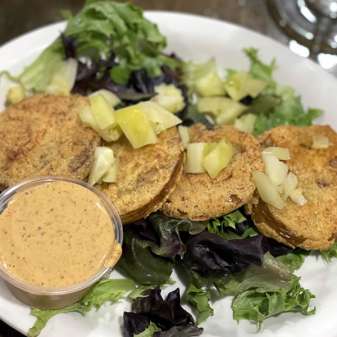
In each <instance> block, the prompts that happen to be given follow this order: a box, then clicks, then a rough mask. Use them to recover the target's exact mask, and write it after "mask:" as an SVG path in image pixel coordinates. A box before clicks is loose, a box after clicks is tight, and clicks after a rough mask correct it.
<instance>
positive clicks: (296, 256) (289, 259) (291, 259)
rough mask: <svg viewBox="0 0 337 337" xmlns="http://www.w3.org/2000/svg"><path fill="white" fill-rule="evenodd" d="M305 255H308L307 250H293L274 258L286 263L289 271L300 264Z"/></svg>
mask: <svg viewBox="0 0 337 337" xmlns="http://www.w3.org/2000/svg"><path fill="white" fill-rule="evenodd" d="M307 255H309V252H307V251H302V250H301V251H297V250H295V251H294V252H292V253H288V254H286V255H281V256H278V257H277V258H276V260H277V261H279V262H281V263H283V264H284V265H286V266H287V267H288V268H289V269H290V270H291V271H295V270H297V269H299V268H300V267H301V266H302V264H303V263H304V259H305V257H306V256H307Z"/></svg>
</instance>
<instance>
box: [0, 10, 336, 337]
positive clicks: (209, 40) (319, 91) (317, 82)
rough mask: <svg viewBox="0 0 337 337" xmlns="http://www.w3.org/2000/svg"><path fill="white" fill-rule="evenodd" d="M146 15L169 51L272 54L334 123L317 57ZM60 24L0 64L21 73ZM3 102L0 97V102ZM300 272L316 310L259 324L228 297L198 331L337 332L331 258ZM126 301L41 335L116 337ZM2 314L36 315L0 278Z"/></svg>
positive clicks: (291, 336)
mask: <svg viewBox="0 0 337 337" xmlns="http://www.w3.org/2000/svg"><path fill="white" fill-rule="evenodd" d="M147 17H148V18H149V19H151V20H153V21H155V22H157V23H158V24H159V26H160V29H161V31H162V33H163V34H165V35H166V36H167V38H168V45H169V50H170V51H174V52H176V53H177V54H178V55H179V56H181V57H183V58H184V59H194V60H205V59H207V58H209V57H211V56H212V57H215V58H216V60H217V62H218V64H219V65H220V66H223V67H225V68H239V69H246V68H247V67H248V61H247V59H246V58H245V57H244V55H243V53H242V49H243V48H246V47H255V48H258V49H259V50H260V51H261V56H262V57H263V59H264V60H271V59H272V58H273V57H276V59H277V64H278V71H277V74H276V78H277V80H278V81H279V82H281V83H284V84H289V85H291V86H293V87H295V88H296V90H297V91H298V93H299V94H300V95H301V96H302V98H303V102H304V103H305V105H306V106H312V107H318V108H321V109H323V110H324V111H325V115H324V116H323V117H322V118H321V120H320V122H321V123H327V124H331V125H332V126H333V127H334V128H335V129H337V116H336V114H335V109H336V107H337V95H336V92H337V81H336V79H335V78H334V77H332V76H331V75H330V74H328V73H326V72H325V71H323V70H322V69H321V68H320V67H319V66H318V65H316V64H315V63H313V62H311V61H309V60H307V59H303V58H300V57H298V56H295V55H294V54H292V53H291V52H290V51H289V50H288V49H287V48H286V47H284V46H283V45H281V44H279V43H278V42H275V41H273V40H271V39H269V38H267V37H265V36H262V35H259V34H257V33H254V32H252V31H249V30H247V29H244V28H242V27H238V26H235V25H232V24H229V23H225V22H221V21H216V20H212V19H207V18H202V17H198V16H192V15H185V14H176V13H166V12H148V13H147ZM63 27H64V25H63V24H54V25H51V26H48V27H45V28H42V29H39V30H36V31H34V32H32V33H29V34H26V35H24V36H22V37H19V38H18V39H16V40H14V41H12V42H10V43H8V44H6V45H5V46H3V47H1V48H0V67H1V68H3V69H8V70H10V71H14V72H17V71H20V69H22V67H23V66H24V65H25V64H28V63H29V62H30V61H31V60H32V59H33V58H34V57H35V56H36V55H37V53H38V52H40V51H41V50H42V49H43V48H44V47H46V46H47V45H48V44H49V43H50V42H52V41H53V40H54V38H56V37H57V36H58V35H59V33H60V32H61V31H62V28H63ZM0 103H1V102H0ZM299 274H300V275H301V276H302V284H303V286H305V287H308V288H309V289H310V290H312V292H313V293H314V294H315V295H316V299H315V301H314V303H315V304H316V306H317V312H316V314H315V315H313V316H308V317H305V316H302V315H299V314H285V315H281V316H279V317H276V318H271V319H269V320H267V321H266V322H265V324H264V326H263V329H262V330H261V331H260V332H259V333H258V334H256V328H255V326H254V325H251V324H249V323H247V322H240V324H237V323H236V322H234V321H233V319H232V314H231V309H230V300H229V299H226V300H223V301H219V302H217V303H216V304H215V305H214V309H215V316H213V317H212V318H210V319H209V320H208V321H207V323H206V324H205V325H204V327H205V332H204V334H203V336H204V337H222V336H228V337H244V336H253V335H254V336H258V337H271V336H273V337H299V336H306V337H337V321H336V319H335V316H336V315H335V313H336V312H337V287H336V279H337V263H331V264H329V265H327V264H325V263H324V262H323V261H322V260H321V259H318V260H316V259H315V258H313V257H309V258H308V259H307V260H306V262H305V265H304V266H303V267H302V268H301V270H300V272H299ZM127 308H128V304H126V303H120V304H117V305H105V306H104V307H103V308H102V309H101V310H99V311H98V312H93V313H90V314H88V315H87V316H86V317H81V316H79V315H78V314H66V315H60V316H56V317H55V318H53V319H52V320H51V321H50V322H49V323H48V325H47V327H46V328H45V329H44V331H43V332H42V334H41V337H47V336H48V337H60V336H71V335H73V336H76V337H89V336H90V337H111V336H114V337H119V336H121V332H120V328H119V326H120V323H121V316H122V314H123V311H124V310H125V309H127ZM0 319H2V320H4V321H6V322H7V323H8V324H10V325H11V326H13V327H14V328H16V329H17V330H19V331H21V332H23V333H26V332H27V331H28V329H29V328H30V327H31V326H32V324H33V322H34V318H33V317H32V316H30V314H29V308H28V307H26V306H25V305H23V304H21V303H19V302H18V301H17V300H16V299H15V298H13V296H12V295H11V294H10V293H9V292H8V290H7V289H6V287H5V286H4V285H3V284H2V283H1V282H0Z"/></svg>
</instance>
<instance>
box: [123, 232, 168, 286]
mask: <svg viewBox="0 0 337 337" xmlns="http://www.w3.org/2000/svg"><path fill="white" fill-rule="evenodd" d="M117 269H118V271H119V272H121V273H122V274H124V275H126V276H127V277H129V278H131V279H133V280H134V281H135V282H137V283H138V284H141V285H145V286H150V285H161V284H165V283H167V282H168V281H169V279H170V276H171V273H172V270H173V263H172V261H170V260H169V259H166V258H163V257H160V256H158V255H155V254H153V252H152V250H151V242H149V241H145V240H140V239H139V238H138V237H137V236H136V235H135V234H134V233H133V232H131V231H126V232H125V233H124V242H123V256H122V258H121V259H120V260H119V262H118V265H117Z"/></svg>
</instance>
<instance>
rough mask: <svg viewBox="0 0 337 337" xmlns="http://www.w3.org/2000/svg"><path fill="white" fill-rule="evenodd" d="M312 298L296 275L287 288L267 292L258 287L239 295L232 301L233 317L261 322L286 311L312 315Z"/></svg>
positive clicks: (313, 311)
mask: <svg viewBox="0 0 337 337" xmlns="http://www.w3.org/2000/svg"><path fill="white" fill-rule="evenodd" d="M312 298H314V296H313V295H312V294H311V292H310V291H309V290H307V289H303V288H302V287H301V285H300V283H299V279H298V278H296V277H294V278H293V279H292V281H291V282H290V284H289V286H288V287H287V288H279V289H278V290H275V291H267V292H266V291H264V290H262V289H259V288H257V289H252V290H247V291H244V292H242V293H240V294H239V295H237V296H236V297H235V298H234V300H233V303H232V309H233V318H234V319H235V320H237V321H239V320H242V319H246V320H249V321H254V322H256V323H257V324H261V323H262V322H263V321H264V320H265V319H266V318H269V317H271V316H276V315H278V314H281V313H285V312H299V313H301V314H303V315H312V314H314V313H315V309H314V308H312V307H311V306H310V301H311V299H312Z"/></svg>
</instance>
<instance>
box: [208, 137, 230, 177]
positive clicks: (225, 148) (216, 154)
mask: <svg viewBox="0 0 337 337" xmlns="http://www.w3.org/2000/svg"><path fill="white" fill-rule="evenodd" d="M233 155H234V147H233V145H232V144H230V143H227V142H221V143H218V144H216V146H215V147H214V148H213V149H212V150H211V151H210V152H209V153H208V154H207V155H206V156H205V157H204V159H203V167H204V169H205V170H206V172H207V173H208V174H209V175H210V177H211V178H215V177H216V176H217V175H218V174H219V173H220V172H221V171H222V170H223V169H224V168H226V167H227V166H228V164H229V163H230V161H231V159H232V158H233Z"/></svg>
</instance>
